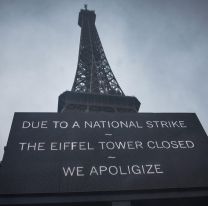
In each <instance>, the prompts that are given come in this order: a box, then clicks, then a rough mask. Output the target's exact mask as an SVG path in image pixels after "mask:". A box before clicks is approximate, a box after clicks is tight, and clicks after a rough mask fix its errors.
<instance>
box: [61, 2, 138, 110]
mask: <svg viewBox="0 0 208 206" xmlns="http://www.w3.org/2000/svg"><path fill="white" fill-rule="evenodd" d="M95 19H96V14H95V11H91V10H88V9H87V6H86V5H85V9H81V11H80V13H79V20H78V25H79V26H80V27H81V36H80V45H79V57H78V64H77V70H76V75H75V79H74V83H73V86H72V89H71V91H66V92H64V93H63V94H61V95H60V96H59V104H58V112H66V111H70V110H79V111H96V112H98V111H104V112H137V111H138V110H139V107H140V102H139V101H138V100H137V98H136V97H129V96H125V95H124V93H123V91H122V89H121V87H120V86H119V84H118V82H117V80H116V78H115V76H114V74H113V72H112V70H111V68H110V65H109V63H108V60H107V58H106V55H105V52H104V49H103V46H102V43H101V41H100V38H99V35H98V32H97V29H96V26H95Z"/></svg>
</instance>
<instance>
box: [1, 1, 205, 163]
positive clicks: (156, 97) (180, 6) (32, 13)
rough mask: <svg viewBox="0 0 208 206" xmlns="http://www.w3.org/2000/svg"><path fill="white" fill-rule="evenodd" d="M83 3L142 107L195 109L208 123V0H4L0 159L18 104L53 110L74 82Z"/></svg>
mask: <svg viewBox="0 0 208 206" xmlns="http://www.w3.org/2000/svg"><path fill="white" fill-rule="evenodd" d="M85 3H88V8H89V9H92V10H95V12H96V15H97V17H96V26H97V29H98V33H99V35H100V38H101V42H102V44H103V47H104V50H105V53H106V56H107V58H108V61H109V63H110V65H111V69H112V70H113V72H114V74H115V76H116V79H117V81H118V82H119V84H120V86H121V87H122V89H123V91H124V93H125V94H126V95H133V96H136V97H137V98H138V99H139V100H140V102H141V108H140V112H195V113H196V114H197V115H198V117H199V119H200V121H201V123H202V125H203V127H204V129H205V130H206V131H208V121H207V116H208V95H207V93H208V92H207V91H208V68H207V65H208V26H207V22H208V12H207V11H208V1H207V0H204V1H203V0H109V1H103V0H88V1H83V0H74V1H70V0H12V1H11V0H0V88H1V89H0V115H1V116H0V159H1V158H2V155H3V147H4V146H5V145H6V143H7V139H8V135H9V130H10V126H11V123H12V118H13V115H14V112H56V111H57V103H58V96H59V94H61V93H62V92H64V91H65V90H70V89H71V87H72V83H73V80H74V76H75V72H76V67H77V59H78V48H79V38H80V27H79V26H78V25H77V21H78V13H79V10H80V9H81V8H83V5H84V4H85Z"/></svg>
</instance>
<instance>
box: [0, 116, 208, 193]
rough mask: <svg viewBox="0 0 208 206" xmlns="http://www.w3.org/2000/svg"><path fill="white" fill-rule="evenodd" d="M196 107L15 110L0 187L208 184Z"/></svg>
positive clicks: (206, 149)
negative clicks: (173, 110)
mask: <svg viewBox="0 0 208 206" xmlns="http://www.w3.org/2000/svg"><path fill="white" fill-rule="evenodd" d="M207 157H208V138H207V135H206V134H205V132H204V130H203V128H202V126H201V124H200V122H199V120H198V118H197V117H196V115H195V114H190V113H189V114H187V113H178V114H175V113H166V114H164V113H157V114H155V113H139V114H108V113H99V114H97V113H75V112H70V113H16V114H15V116H14V120H13V124H12V128H11V132H10V136H9V140H8V144H7V147H6V152H5V155H4V158H3V162H2V166H1V168H0V194H23V193H24V194H34V193H47V194H49V193H74V192H102V191H132V190H134V191H135V190H136V191H140V190H153V189H168V188H169V189H171V188H173V189H186V188H205V187H208V160H207Z"/></svg>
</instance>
